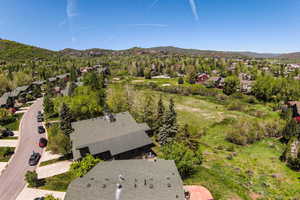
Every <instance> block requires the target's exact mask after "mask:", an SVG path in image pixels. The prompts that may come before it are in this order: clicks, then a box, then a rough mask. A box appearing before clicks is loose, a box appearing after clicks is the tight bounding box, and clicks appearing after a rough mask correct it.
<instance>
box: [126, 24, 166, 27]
mask: <svg viewBox="0 0 300 200" xmlns="http://www.w3.org/2000/svg"><path fill="white" fill-rule="evenodd" d="M128 25H129V26H148V27H161V28H164V27H168V25H167V24H128Z"/></svg>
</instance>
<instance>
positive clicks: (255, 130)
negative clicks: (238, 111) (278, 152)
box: [226, 121, 265, 145]
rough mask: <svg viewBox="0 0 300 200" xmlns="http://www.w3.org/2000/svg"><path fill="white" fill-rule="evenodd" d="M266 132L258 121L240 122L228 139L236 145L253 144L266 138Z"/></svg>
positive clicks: (228, 135) (235, 125)
mask: <svg viewBox="0 0 300 200" xmlns="http://www.w3.org/2000/svg"><path fill="white" fill-rule="evenodd" d="M264 131H265V130H264V129H263V127H262V126H261V124H260V123H258V122H257V121H239V122H237V123H236V124H234V126H233V128H232V130H231V131H230V132H229V133H228V134H227V137H226V139H227V140H228V141H230V142H232V143H234V144H238V145H246V144H252V143H254V142H256V141H259V140H261V139H263V138H264V137H265V132H264Z"/></svg>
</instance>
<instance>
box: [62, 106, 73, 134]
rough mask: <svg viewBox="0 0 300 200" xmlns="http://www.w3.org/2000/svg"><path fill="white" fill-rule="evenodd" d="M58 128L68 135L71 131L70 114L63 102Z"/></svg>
mask: <svg viewBox="0 0 300 200" xmlns="http://www.w3.org/2000/svg"><path fill="white" fill-rule="evenodd" d="M60 120H61V121H60V129H61V130H62V132H63V133H64V134H65V135H67V136H69V135H70V133H71V132H72V131H73V128H72V125H71V122H72V114H71V111H70V109H69V107H68V106H67V105H66V104H65V103H63V104H62V107H61V110H60Z"/></svg>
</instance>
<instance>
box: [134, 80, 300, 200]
mask: <svg viewBox="0 0 300 200" xmlns="http://www.w3.org/2000/svg"><path fill="white" fill-rule="evenodd" d="M164 82H166V80H164ZM160 84H161V83H160ZM139 92H145V90H140V91H139ZM148 92H149V91H148ZM150 92H151V93H152V94H153V97H156V98H158V96H159V94H162V95H163V100H164V102H165V103H167V102H168V99H169V98H171V97H173V98H174V101H175V105H176V110H177V114H178V122H179V124H181V125H183V124H189V126H190V127H191V129H192V130H193V132H199V133H201V134H202V136H201V138H199V142H200V143H201V144H202V145H201V146H202V147H201V148H202V150H203V154H204V162H203V165H202V166H200V167H199V169H198V170H197V172H196V173H195V174H194V175H193V176H192V177H190V178H188V179H186V180H184V183H185V184H200V185H203V186H205V187H207V188H208V189H209V190H210V191H211V192H212V194H213V196H214V198H215V199H222V200H223V199H224V200H225V199H234V200H235V199H278V200H279V199H296V198H300V173H298V172H295V171H292V170H291V169H289V168H288V167H286V165H285V163H283V162H281V161H280V160H279V157H280V155H281V154H282V152H283V151H284V145H283V144H281V143H280V142H279V141H278V139H276V138H266V139H263V140H261V141H259V142H256V143H254V144H251V145H246V146H239V145H235V144H232V143H230V142H228V141H227V140H226V135H227V132H228V131H229V130H231V129H232V128H233V126H232V123H231V122H230V120H229V121H228V120H226V119H232V120H236V121H238V120H241V119H243V120H249V121H252V120H258V121H262V122H263V121H265V120H269V121H275V122H278V123H280V116H279V113H278V112H274V111H273V110H272V108H271V107H269V106H267V105H263V104H245V106H246V107H247V109H245V110H243V111H237V110H229V109H228V105H224V104H222V103H218V101H215V99H213V98H211V97H202V96H180V95H176V94H166V93H160V92H156V91H150ZM253 111H255V112H257V111H258V112H259V113H263V115H258V116H256V115H255V114H253Z"/></svg>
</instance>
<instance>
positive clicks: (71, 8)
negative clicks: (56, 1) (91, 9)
mask: <svg viewBox="0 0 300 200" xmlns="http://www.w3.org/2000/svg"><path fill="white" fill-rule="evenodd" d="M76 4H77V2H76V0H67V10H66V12H67V16H68V18H72V17H75V16H77V15H78V14H77V6H76Z"/></svg>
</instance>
